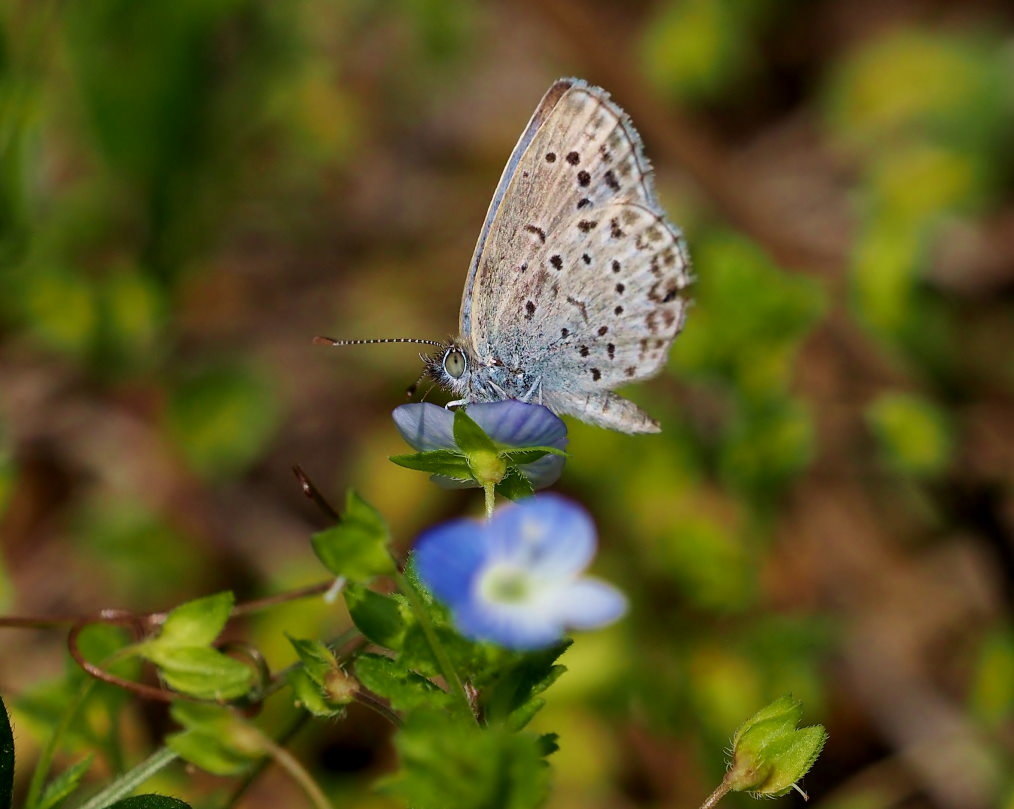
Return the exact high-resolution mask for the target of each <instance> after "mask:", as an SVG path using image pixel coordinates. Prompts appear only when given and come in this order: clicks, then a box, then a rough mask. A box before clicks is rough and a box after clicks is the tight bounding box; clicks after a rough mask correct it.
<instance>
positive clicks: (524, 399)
mask: <svg viewBox="0 0 1014 809" xmlns="http://www.w3.org/2000/svg"><path fill="white" fill-rule="evenodd" d="M536 391H538V392H539V404H542V377H541V376H540V377H539V378H538V379H536V380H535V382H534V383H533V384H532V386H531V387H530V388H529V389H528V390H527V391H526V392H525V395H524V396H522V397H521V401H522V402H528V401H531V398H532V395H533V394H534V393H535V392H536Z"/></svg>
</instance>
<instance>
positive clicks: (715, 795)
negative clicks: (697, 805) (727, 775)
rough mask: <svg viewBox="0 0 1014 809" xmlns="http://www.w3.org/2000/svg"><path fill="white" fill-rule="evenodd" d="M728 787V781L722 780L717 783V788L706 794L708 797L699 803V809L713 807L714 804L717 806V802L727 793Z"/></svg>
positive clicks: (712, 808) (711, 808)
mask: <svg viewBox="0 0 1014 809" xmlns="http://www.w3.org/2000/svg"><path fill="white" fill-rule="evenodd" d="M730 789H731V787H730V786H729V784H728V782H727V781H722V783H720V784H719V785H718V788H717V789H716V790H715V791H714V792H712V793H711V794H710V795H708V799H707V800H706V801H705V802H704V803H702V804H701V809H714V808H715V807H716V806H718V802H719V801H720V800H722V798H724V797H725V796H726V795H728V794H729V790H730Z"/></svg>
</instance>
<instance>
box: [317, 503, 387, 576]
mask: <svg viewBox="0 0 1014 809" xmlns="http://www.w3.org/2000/svg"><path fill="white" fill-rule="evenodd" d="M311 541H312V543H313V550H314V552H315V553H316V554H317V558H318V559H320V561H321V562H322V563H323V564H324V566H325V567H326V568H327V569H328V570H330V571H331V572H332V573H334V574H335V575H336V576H344V577H345V578H346V579H348V580H349V581H352V582H361V583H367V582H369V581H370V580H372V579H373V578H374V577H375V576H382V575H386V574H389V573H392V572H393V571H394V562H393V561H392V559H391V554H390V552H389V551H388V547H387V546H388V543H389V541H390V534H389V532H388V529H387V523H385V522H384V519H383V517H381V516H380V513H379V512H378V511H377V510H376V509H375V508H373V506H371V505H370V504H369V503H367V502H366V501H365V500H363V499H362V498H361V497H360V496H359V495H358V494H356V493H355V492H354V491H352V490H351V489H350V490H349V492H348V494H347V495H346V498H345V512H344V513H343V514H342V516H341V520H340V521H339V523H338V524H337V525H335V526H332V527H331V528H328V529H327V530H325V531H320V532H318V533H316V534H314V535H313V537H312V539H311Z"/></svg>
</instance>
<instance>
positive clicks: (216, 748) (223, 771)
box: [166, 702, 264, 775]
mask: <svg viewBox="0 0 1014 809" xmlns="http://www.w3.org/2000/svg"><path fill="white" fill-rule="evenodd" d="M170 713H171V714H172V717H173V719H175V720H176V721H177V722H179V723H180V724H181V725H183V727H184V728H185V730H183V731H182V732H180V733H174V734H171V735H169V736H167V737H166V745H168V747H169V748H170V749H171V750H172V751H173V752H174V753H176V754H177V755H178V756H180V758H182V759H184V760H185V761H189V762H190V763H191V764H193V765H195V766H197V767H200V768H201V769H202V770H206V771H207V772H210V773H212V774H213V775H239V774H241V773H243V772H245V771H246V770H247V769H248V768H249V767H250V764H251V763H252V762H253V761H256V760H257V759H259V758H261V757H263V755H264V749H263V743H262V737H261V735H260V732H259V731H257V730H256V729H255V728H253V727H252V726H251V725H250V724H249V723H248V722H246V721H245V720H243V719H241V718H240V717H239V716H237V715H236V714H235V713H233V712H232V711H230V710H229V709H227V708H222V707H219V706H216V705H201V704H197V703H193V702H176V703H173V706H172V708H171V709H170Z"/></svg>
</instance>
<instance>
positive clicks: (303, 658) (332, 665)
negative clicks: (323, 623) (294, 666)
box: [286, 635, 338, 686]
mask: <svg viewBox="0 0 1014 809" xmlns="http://www.w3.org/2000/svg"><path fill="white" fill-rule="evenodd" d="M286 637H287V638H288V639H289V643H291V644H292V648H293V649H295V650H296V654H297V655H298V656H299V662H300V663H302V664H303V671H305V672H306V674H307V676H308V677H309V678H310V679H311V680H312V681H313V682H314V683H316V684H317V685H318V686H323V685H324V679H325V678H326V677H327V675H328V673H329V672H331V671H334V670H335V669H336V668H338V661H337V660H335V658H334V653H333V652H332V651H331V650H330V649H328V648H327V646H326V645H325V644H323V643H321V642H320V641H319V640H301V639H299V638H294V637H292V636H291V635H286Z"/></svg>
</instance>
